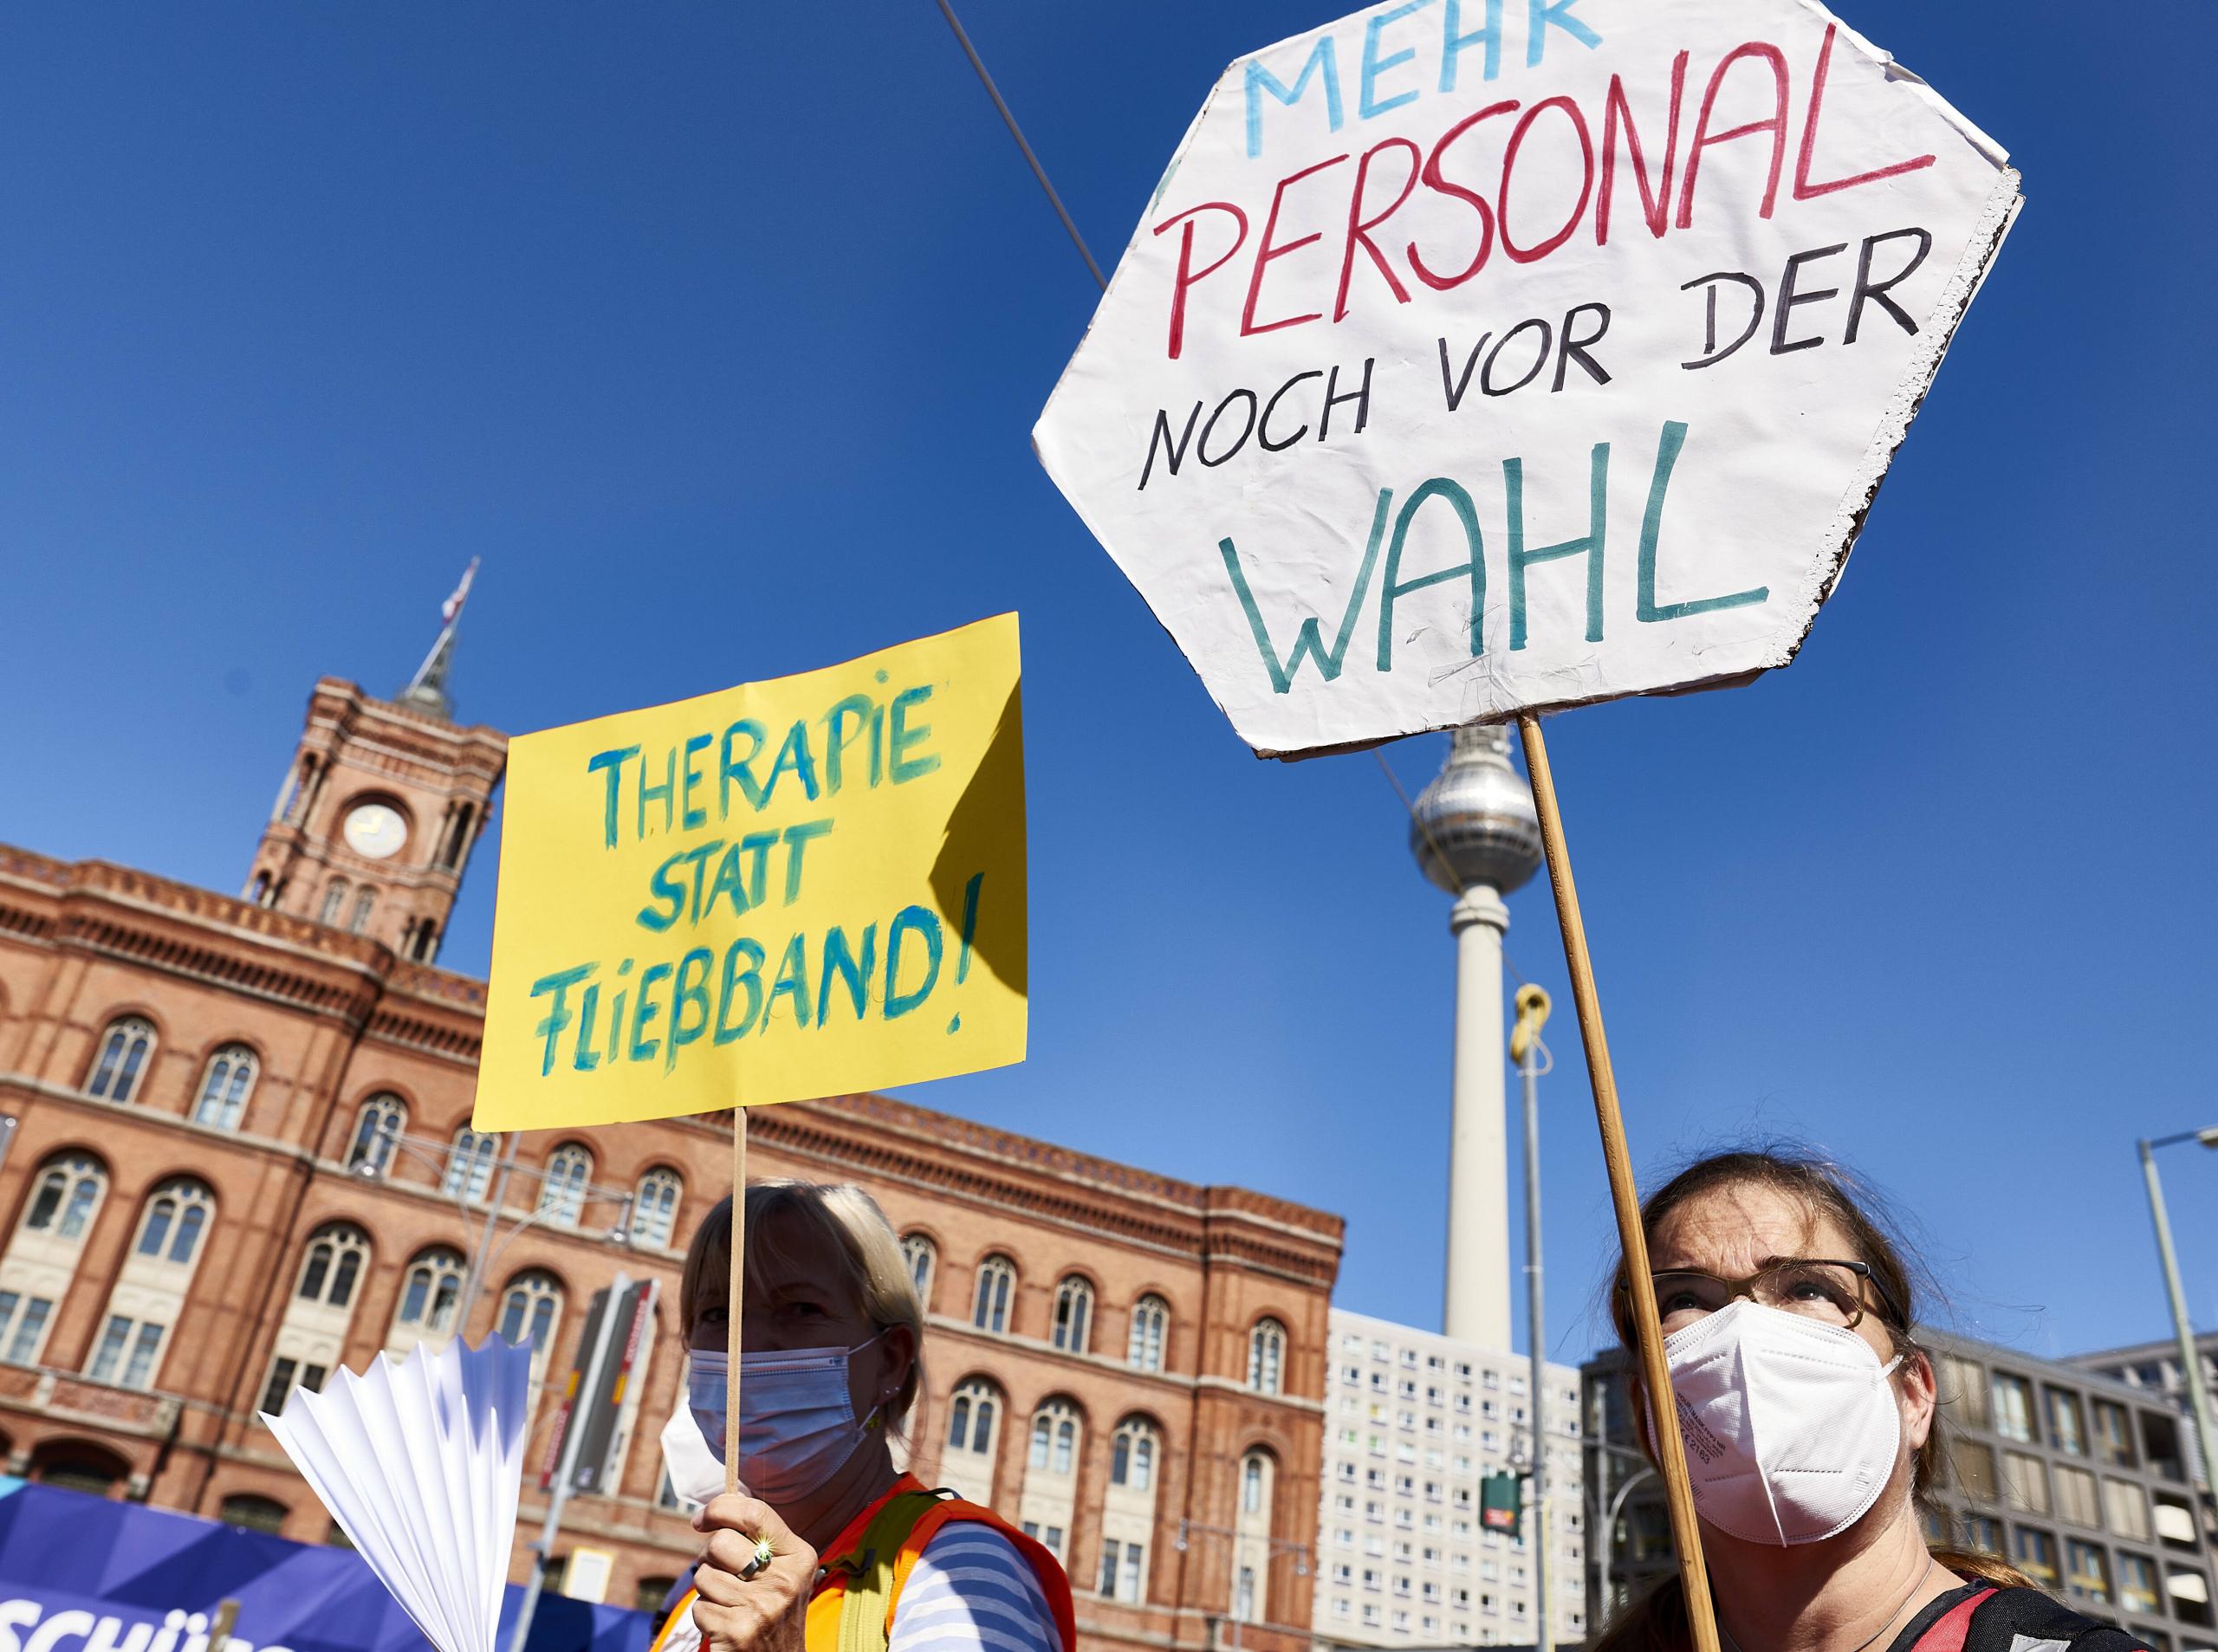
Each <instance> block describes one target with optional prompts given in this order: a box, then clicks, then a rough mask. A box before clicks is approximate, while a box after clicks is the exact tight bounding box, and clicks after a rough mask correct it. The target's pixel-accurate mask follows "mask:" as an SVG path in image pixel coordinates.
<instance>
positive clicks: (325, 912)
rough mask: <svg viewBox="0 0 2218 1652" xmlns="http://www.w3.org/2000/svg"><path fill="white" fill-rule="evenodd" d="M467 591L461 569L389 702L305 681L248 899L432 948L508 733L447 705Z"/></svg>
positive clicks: (422, 949) (418, 952) (425, 955)
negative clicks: (439, 625)
mask: <svg viewBox="0 0 2218 1652" xmlns="http://www.w3.org/2000/svg"><path fill="white" fill-rule="evenodd" d="M476 571H477V564H476V563H474V562H473V563H472V564H471V565H470V572H471V573H476ZM469 589H470V577H469V575H464V580H463V583H462V586H461V588H460V589H459V590H457V592H456V593H455V594H454V595H453V596H452V597H451V598H449V599H448V600H447V604H446V607H445V609H444V615H445V619H446V625H445V628H444V630H442V631H441V632H439V638H438V641H437V642H436V643H434V644H433V645H432V646H431V653H430V654H429V655H428V656H427V657H426V658H425V661H424V664H423V665H422V666H421V667H420V668H418V671H417V673H416V675H415V677H413V678H412V679H411V681H410V682H409V684H408V686H407V687H406V688H405V689H403V690H401V691H400V693H399V696H396V697H395V698H393V699H391V700H378V699H373V698H372V697H371V696H368V695H366V694H365V693H363V692H362V690H360V689H359V688H357V687H356V686H355V685H354V684H353V683H347V682H343V681H341V680H340V679H339V678H337V677H324V678H321V680H319V681H318V682H317V683H316V685H315V691H314V693H312V694H311V695H310V696H308V726H307V728H306V729H304V730H303V731H302V735H301V743H300V747H299V749H298V750H297V751H295V753H294V755H293V762H292V767H291V768H290V769H289V770H288V771H287V774H286V776H285V783H284V785H283V786H282V787H281V788H280V789H279V791H278V794H277V803H276V807H275V808H273V809H272V810H271V811H270V815H269V826H268V827H267V829H265V830H264V831H263V834H262V844H261V846H260V847H259V848H257V849H256V851H255V855H254V865H253V867H252V869H251V870H250V872H249V873H248V876H247V884H246V891H245V896H246V898H247V899H248V900H250V901H252V902H254V903H255V904H256V905H258V906H267V907H270V908H273V909H275V910H278V911H281V912H287V913H289V914H291V915H292V916H294V917H304V918H308V919H311V920H314V921H315V922H318V923H328V924H329V925H330V926H331V927H332V928H334V929H338V930H347V931H348V932H350V933H353V934H355V935H366V936H369V937H371V938H372V939H373V940H376V941H381V942H383V943H385V944H386V945H387V946H389V947H391V948H392V949H393V950H394V951H395V952H397V953H399V955H400V956H402V957H404V958H408V959H412V960H414V961H416V962H420V963H430V962H433V961H434V960H436V959H437V958H438V951H439V943H440V942H441V940H442V939H444V936H445V934H446V926H447V917H448V914H449V913H450V912H451V910H453V907H454V897H455V892H456V891H457V890H458V889H459V888H460V887H461V884H462V875H463V872H464V871H465V870H466V869H467V868H468V866H469V865H470V850H471V849H472V848H473V847H474V846H475V845H476V844H477V839H478V838H479V837H480V836H481V835H482V834H483V832H484V830H485V820H486V815H487V813H488V811H489V810H490V807H491V805H492V800H493V793H494V791H495V790H496V788H497V787H499V785H500V783H501V775H502V772H503V769H504V768H506V767H507V764H508V750H509V741H508V736H507V735H503V734H500V733H498V732H496V730H494V729H483V728H464V727H463V726H461V725H459V724H457V722H455V721H454V720H453V717H452V716H451V707H450V706H449V704H448V701H447V695H446V675H447V666H448V663H449V661H450V659H451V658H452V655H453V651H454V633H455V625H456V622H457V620H459V619H460V618H461V614H462V604H463V599H464V598H465V597H466V596H467V594H468V593H469Z"/></svg>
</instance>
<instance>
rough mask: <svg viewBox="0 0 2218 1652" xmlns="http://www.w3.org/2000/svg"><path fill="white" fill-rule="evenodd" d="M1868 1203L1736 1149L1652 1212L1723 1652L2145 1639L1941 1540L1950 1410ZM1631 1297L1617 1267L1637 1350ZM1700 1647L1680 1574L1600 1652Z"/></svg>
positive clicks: (1672, 1186) (2091, 1647) (1883, 1650)
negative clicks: (1926, 1525) (1928, 1531)
mask: <svg viewBox="0 0 2218 1652" xmlns="http://www.w3.org/2000/svg"><path fill="white" fill-rule="evenodd" d="M1866 1206H1867V1201H1866V1200H1865V1199H1864V1198H1863V1197H1861V1196H1860V1195H1858V1191H1857V1190H1856V1189H1855V1187H1854V1184H1853V1183H1852V1182H1851V1181H1850V1180H1849V1179H1848V1178H1847V1177H1846V1176H1845V1175H1844V1174H1843V1173H1842V1172H1841V1171H1840V1170H1839V1169H1837V1168H1835V1167H1833V1166H1832V1165H1828V1164H1826V1163H1821V1162H1819V1161H1817V1160H1814V1159H1808V1158H1800V1157H1794V1156H1787V1155H1784V1154H1777V1153H1765V1152H1737V1153H1721V1154H1716V1155H1714V1156H1710V1157H1709V1158H1706V1159H1702V1160H1701V1161H1699V1162H1697V1163H1695V1164H1693V1165H1691V1166H1689V1168H1688V1169H1685V1170H1683V1171H1681V1172H1680V1173H1679V1175H1677V1176H1675V1177H1673V1178H1672V1179H1671V1180H1670V1182H1666V1183H1665V1184H1664V1185H1663V1187H1662V1188H1660V1189H1657V1191H1656V1192H1655V1193H1653V1194H1651V1195H1650V1196H1649V1198H1648V1201H1647V1202H1646V1203H1645V1204H1644V1206H1643V1207H1642V1210H1641V1227H1642V1230H1643V1231H1644V1234H1645V1235H1646V1238H1647V1241H1648V1253H1649V1264H1650V1267H1651V1271H1652V1273H1653V1275H1654V1279H1655V1286H1656V1305H1657V1312H1658V1313H1659V1314H1660V1315H1661V1317H1662V1320H1663V1332H1664V1342H1663V1349H1664V1353H1665V1356H1666V1357H1667V1358H1668V1360H1669V1362H1670V1372H1671V1386H1672V1389H1673V1390H1674V1393H1673V1397H1674V1398H1675V1399H1676V1402H1677V1411H1678V1416H1679V1428H1680V1433H1681V1435H1682V1436H1683V1439H1684V1440H1685V1441H1686V1442H1687V1467H1688V1471H1689V1474H1690V1476H1691V1477H1692V1481H1693V1490H1694V1501H1695V1510H1696V1514H1697V1515H1698V1516H1699V1517H1700V1519H1701V1522H1702V1552H1703V1555H1704V1556H1705V1558H1707V1560H1708V1562H1709V1579H1710V1594H1711V1598H1712V1600H1713V1602H1714V1603H1715V1609H1716V1614H1717V1622H1718V1627H1719V1629H1720V1631H1721V1632H1722V1636H1723V1644H1724V1646H1725V1648H1726V1649H1727V1652H2014V1649H2023V1648H2032V1647H2040V1648H2045V1649H2049V1652H2066V1649H2070V1652H2131V1649H2134V1648H2137V1647H2140V1646H2141V1645H2142V1642H2139V1641H2137V1639H2135V1638H2134V1637H2133V1636H2130V1635H2129V1634H2127V1633H2125V1632H2124V1630H2122V1629H2113V1628H2111V1627H2110V1626H2109V1625H2107V1624H2103V1623H2096V1622H2095V1621H2093V1620H2092V1619H2091V1618H2086V1617H2082V1616H2080V1615H2079V1613H2077V1612H2074V1611H2072V1610H2068V1609H2066V1607H2064V1606H2062V1605H2060V1604H2059V1603H2057V1602H2055V1601H2053V1600H2052V1599H2050V1598H2049V1597H2048V1596H2046V1595H2045V1594H2043V1593H2042V1592H2041V1591H2040V1590H2038V1589H2035V1588H2033V1586H2032V1585H2031V1584H2030V1582H2029V1580H2028V1579H2027V1577H2025V1576H2024V1575H2023V1574H2022V1573H2020V1572H2019V1571H2016V1570H2015V1569H2014V1568H2013V1567H2011V1566H2009V1565H2006V1564H2005V1563H2004V1562H2003V1561H2002V1560H2001V1558H1999V1557H1997V1556H1994V1555H1988V1554H1978V1553H1967V1552H1958V1551H1955V1550H1947V1549H1936V1548H1929V1546H1928V1545H1927V1544H1926V1541H1925V1539H1924V1536H1923V1532H1921V1530H1920V1527H1919V1520H1918V1500H1919V1497H1920V1495H1921V1493H1923V1491H1924V1489H1925V1488H1926V1487H1928V1486H1929V1485H1930V1484H1931V1483H1932V1480H1933V1476H1934V1474H1935V1473H1936V1470H1937V1468H1938V1467H1939V1464H1940V1461H1941V1455H1942V1452H1941V1415H1940V1406H1939V1396H1938V1395H1937V1393H1936V1385H1935V1382H1934V1373H1933V1364H1932V1361H1931V1360H1930V1359H1929V1357H1927V1355H1926V1353H1925V1351H1924V1350H1923V1349H1921V1348H1920V1347H1919V1346H1918V1345H1917V1343H1916V1340H1915V1338H1914V1336H1913V1332H1912V1326H1913V1325H1915V1324H1916V1318H1915V1317H1914V1316H1915V1311H1916V1303H1915V1300H1914V1298H1913V1292H1912V1283H1911V1273H1910V1268H1909V1267H1907V1266H1906V1265H1905V1264H1904V1262H1903V1257H1902V1254H1901V1251H1900V1249H1899V1248H1898V1247H1897V1245H1896V1244H1895V1243H1894V1242H1893V1241H1891V1240H1890V1239H1889V1237H1888V1236H1887V1234H1886V1232H1885V1230H1884V1228H1883V1227H1882V1225H1881V1224H1880V1222H1879V1221H1877V1220H1876V1219H1875V1218H1874V1217H1873V1216H1872V1215H1871V1214H1870V1212H1869V1210H1868V1209H1867V1208H1866ZM1628 1285H1629V1281H1628V1279H1627V1278H1626V1274H1625V1265H1624V1263H1623V1262H1622V1261H1620V1262H1619V1264H1618V1277H1617V1281H1616V1288H1615V1290H1614V1292H1612V1299H1611V1305H1612V1316H1613V1318H1615V1320H1616V1322H1617V1328H1618V1335H1619V1337H1620V1338H1623V1340H1624V1341H1625V1344H1626V1345H1627V1346H1628V1347H1630V1346H1631V1344H1632V1339H1633V1332H1632V1323H1631V1308H1630V1306H1629V1301H1630V1297H1629V1291H1628ZM1632 1387H1633V1396H1632V1397H1633V1415H1634V1416H1636V1417H1638V1418H1641V1419H1644V1420H1645V1419H1646V1418H1647V1417H1648V1416H1649V1411H1648V1406H1647V1403H1646V1400H1645V1397H1644V1395H1643V1393H1642V1391H1641V1386H1640V1383H1639V1382H1638V1377H1636V1378H1635V1379H1634V1380H1633V1383H1632ZM1642 1433H1643V1442H1644V1446H1645V1447H1646V1448H1647V1449H1648V1450H1649V1453H1650V1455H1651V1457H1653V1455H1654V1447H1653V1444H1652V1442H1651V1441H1649V1440H1648V1438H1647V1433H1648V1430H1647V1428H1643V1430H1642ZM1690 1642H1691V1636H1690V1634H1689V1626H1688V1621H1687V1607H1686V1596H1685V1593H1684V1591H1683V1587H1682V1584H1681V1581H1680V1579H1679V1578H1678V1577H1676V1576H1674V1577H1669V1578H1667V1579H1665V1580H1664V1582H1663V1584H1662V1585H1661V1586H1660V1587H1658V1588H1657V1589H1656V1590H1654V1591H1653V1592H1651V1594H1649V1595H1647V1596H1646V1597H1644V1598H1642V1599H1640V1600H1637V1601H1635V1602H1634V1603H1632V1604H1631V1606H1630V1607H1628V1608H1627V1609H1626V1610H1625V1611H1624V1612H1623V1613H1621V1614H1619V1616H1618V1618H1617V1620H1616V1621H1615V1622H1613V1623H1611V1624H1610V1625H1609V1627H1608V1628H1607V1629H1606V1630H1605V1632H1604V1634H1603V1636H1602V1638H1601V1640H1600V1641H1599V1642H1598V1648H1597V1652H1685V1649H1687V1648H1688V1647H1689V1644H1690Z"/></svg>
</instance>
